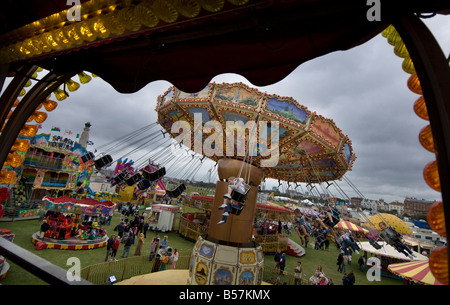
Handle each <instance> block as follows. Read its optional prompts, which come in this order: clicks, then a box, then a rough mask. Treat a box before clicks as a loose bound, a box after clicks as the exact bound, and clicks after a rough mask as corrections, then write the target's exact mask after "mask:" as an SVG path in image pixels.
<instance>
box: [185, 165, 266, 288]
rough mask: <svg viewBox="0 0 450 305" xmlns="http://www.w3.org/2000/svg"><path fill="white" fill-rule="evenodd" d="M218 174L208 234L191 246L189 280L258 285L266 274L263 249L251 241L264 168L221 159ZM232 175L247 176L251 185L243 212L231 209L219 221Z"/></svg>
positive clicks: (213, 283) (193, 281) (208, 282)
mask: <svg viewBox="0 0 450 305" xmlns="http://www.w3.org/2000/svg"><path fill="white" fill-rule="evenodd" d="M218 174H219V179H220V181H218V182H217V185H216V193H215V197H214V206H213V208H212V210H211V220H210V225H209V230H208V234H207V235H205V236H199V238H198V239H197V242H196V243H195V246H194V248H193V250H192V256H191V264H190V266H189V279H188V284H191V285H224V284H225V285H259V284H261V283H262V278H263V270H264V253H263V251H262V248H261V246H260V245H258V244H257V243H255V242H254V241H252V233H253V223H254V219H255V212H256V198H257V196H258V186H259V184H260V183H261V181H262V179H263V177H264V174H263V171H262V170H261V169H260V168H257V167H255V166H253V165H250V164H247V163H244V162H242V161H240V160H235V159H221V160H220V161H219V163H218ZM230 177H236V178H238V177H241V178H244V181H245V183H247V184H249V185H250V186H251V189H250V190H249V192H248V193H247V196H246V200H245V201H246V203H245V207H244V209H243V210H242V212H241V213H240V215H233V214H231V213H230V215H229V216H228V218H227V221H226V222H225V223H224V224H220V225H219V224H217V223H218V222H219V221H220V220H221V219H222V213H223V210H219V207H220V206H221V205H222V204H223V203H224V197H223V195H225V194H226V193H227V192H228V181H227V180H228V178H230Z"/></svg>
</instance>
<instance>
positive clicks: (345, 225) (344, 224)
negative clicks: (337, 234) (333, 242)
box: [334, 219, 369, 233]
mask: <svg viewBox="0 0 450 305" xmlns="http://www.w3.org/2000/svg"><path fill="white" fill-rule="evenodd" d="M334 227H335V228H337V229H344V230H350V231H354V232H362V233H368V232H369V231H368V230H366V229H364V228H361V227H360V226H358V225H356V224H354V223H352V222H350V221H348V220H343V219H341V220H340V221H339V222H338V223H337V224H336V225H335V226H334Z"/></svg>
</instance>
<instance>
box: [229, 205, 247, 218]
mask: <svg viewBox="0 0 450 305" xmlns="http://www.w3.org/2000/svg"><path fill="white" fill-rule="evenodd" d="M244 207H245V202H243V203H242V204H239V203H231V208H230V214H233V215H237V216H238V215H240V214H241V213H242V210H243V209H244Z"/></svg>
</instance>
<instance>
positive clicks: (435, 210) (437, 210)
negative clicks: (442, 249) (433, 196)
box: [427, 201, 447, 237]
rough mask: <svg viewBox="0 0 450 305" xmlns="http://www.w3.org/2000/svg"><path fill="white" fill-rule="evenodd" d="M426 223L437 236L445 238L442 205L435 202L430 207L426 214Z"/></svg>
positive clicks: (440, 202) (439, 202)
mask: <svg viewBox="0 0 450 305" xmlns="http://www.w3.org/2000/svg"><path fill="white" fill-rule="evenodd" d="M427 221H428V224H429V225H430V227H431V228H432V229H433V231H435V232H436V233H438V234H439V235H441V236H443V237H446V236H447V231H446V229H445V214H444V204H443V203H442V201H437V202H435V203H433V204H432V205H430V207H429V208H428V212H427Z"/></svg>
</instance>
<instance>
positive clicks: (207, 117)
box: [184, 107, 211, 124]
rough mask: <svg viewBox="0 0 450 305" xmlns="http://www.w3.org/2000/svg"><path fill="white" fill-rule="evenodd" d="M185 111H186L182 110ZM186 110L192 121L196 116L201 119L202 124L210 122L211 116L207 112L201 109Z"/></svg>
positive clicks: (190, 108)
mask: <svg viewBox="0 0 450 305" xmlns="http://www.w3.org/2000/svg"><path fill="white" fill-rule="evenodd" d="M184 110H186V109H184ZM187 110H188V111H189V113H190V114H191V116H192V119H194V117H195V115H196V114H197V117H201V120H202V124H205V123H206V122H208V121H211V115H210V114H209V112H208V110H206V109H204V108H201V107H188V108H187Z"/></svg>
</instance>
